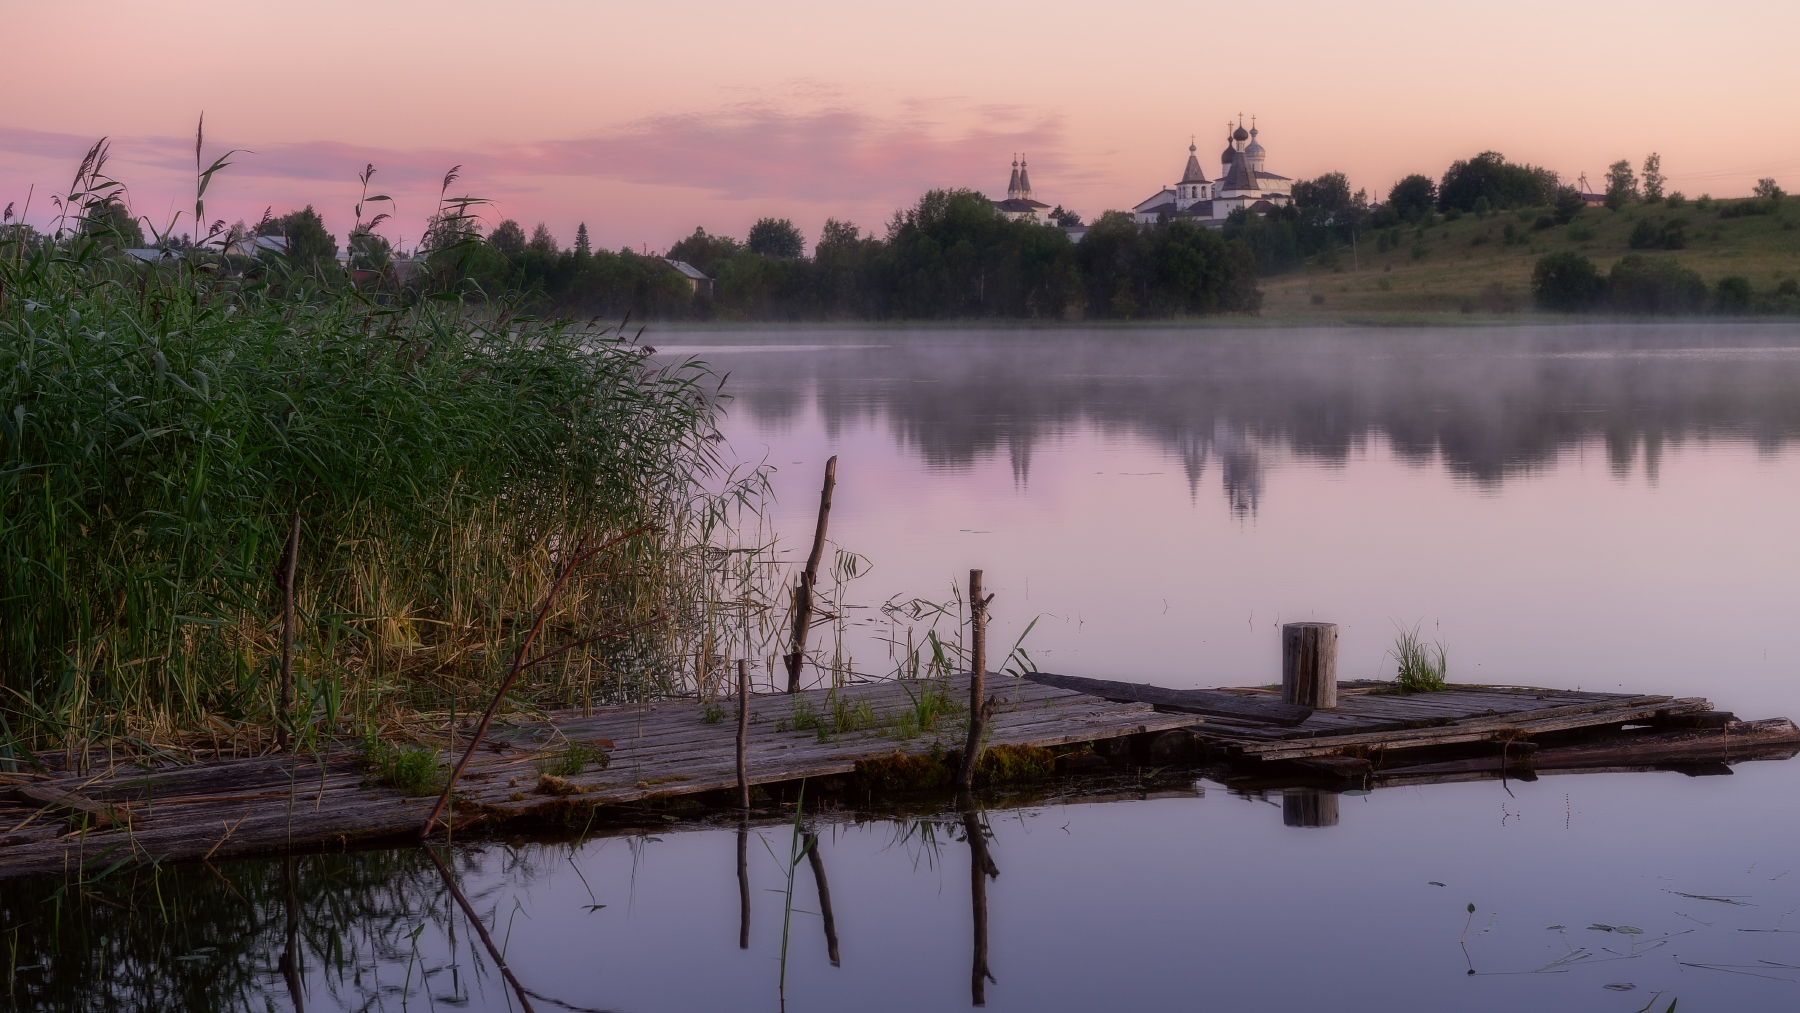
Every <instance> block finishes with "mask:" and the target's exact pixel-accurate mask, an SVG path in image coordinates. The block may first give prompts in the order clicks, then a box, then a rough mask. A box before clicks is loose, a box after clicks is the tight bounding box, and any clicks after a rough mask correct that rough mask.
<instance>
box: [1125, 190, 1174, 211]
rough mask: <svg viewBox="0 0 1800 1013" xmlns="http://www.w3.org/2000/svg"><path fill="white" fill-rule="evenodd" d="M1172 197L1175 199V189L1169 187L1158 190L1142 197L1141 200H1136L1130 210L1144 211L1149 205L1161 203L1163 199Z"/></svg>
mask: <svg viewBox="0 0 1800 1013" xmlns="http://www.w3.org/2000/svg"><path fill="white" fill-rule="evenodd" d="M1174 199H1175V191H1173V190H1169V189H1163V190H1158V191H1157V192H1155V193H1153V194H1151V195H1150V196H1148V197H1146V198H1144V199H1143V200H1141V201H1138V203H1137V204H1136V205H1135V206H1134V207H1133V208H1132V209H1131V210H1133V211H1145V210H1148V209H1149V208H1150V207H1151V205H1154V204H1161V203H1163V202H1165V201H1173V200H1174Z"/></svg>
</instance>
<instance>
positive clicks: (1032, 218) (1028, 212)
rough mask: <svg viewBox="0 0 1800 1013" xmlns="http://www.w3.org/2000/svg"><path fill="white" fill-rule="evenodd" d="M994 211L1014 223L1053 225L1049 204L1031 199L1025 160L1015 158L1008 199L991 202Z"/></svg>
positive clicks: (1029, 178) (1007, 187)
mask: <svg viewBox="0 0 1800 1013" xmlns="http://www.w3.org/2000/svg"><path fill="white" fill-rule="evenodd" d="M989 203H991V204H993V205H994V210H995V211H998V212H999V213H1000V214H1002V215H1004V216H1005V217H1007V218H1010V219H1012V220H1013V221H1015V222H1016V221H1028V222H1035V223H1037V224H1039V225H1049V224H1052V223H1051V221H1050V211H1051V207H1050V205H1048V204H1044V203H1041V202H1039V201H1034V200H1032V199H1031V176H1030V174H1029V173H1027V172H1026V171H1025V161H1024V159H1021V158H1018V157H1016V156H1015V157H1014V158H1013V164H1012V182H1010V183H1008V184H1007V185H1006V199H1005V200H997V201H990V202H989Z"/></svg>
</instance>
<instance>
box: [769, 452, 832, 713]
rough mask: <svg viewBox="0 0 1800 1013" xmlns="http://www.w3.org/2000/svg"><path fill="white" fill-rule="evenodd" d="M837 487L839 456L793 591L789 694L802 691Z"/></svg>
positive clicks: (829, 472)
mask: <svg viewBox="0 0 1800 1013" xmlns="http://www.w3.org/2000/svg"><path fill="white" fill-rule="evenodd" d="M836 485H837V455H835V454H834V455H832V458H831V460H829V461H826V462H825V488H824V489H823V490H822V491H821V492H820V493H819V526H818V527H817V528H815V529H814V530H813V543H812V554H811V555H809V556H807V557H806V569H805V570H802V571H801V572H800V583H799V585H798V586H796V587H795V588H794V636H793V650H792V651H789V652H788V654H787V657H785V658H784V659H782V660H784V661H786V662H787V670H788V692H789V693H797V692H799V691H800V668H801V666H802V665H804V664H805V663H806V634H807V629H808V628H809V627H810V626H812V616H813V587H814V586H815V585H817V584H818V582H819V557H820V556H823V555H824V554H825V527H826V524H827V522H829V521H830V520H831V490H832V488H833V487H835V486H836Z"/></svg>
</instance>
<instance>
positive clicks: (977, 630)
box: [956, 570, 994, 791]
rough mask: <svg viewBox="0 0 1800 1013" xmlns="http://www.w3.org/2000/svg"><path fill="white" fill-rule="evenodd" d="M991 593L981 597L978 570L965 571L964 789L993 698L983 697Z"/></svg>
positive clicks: (959, 781)
mask: <svg viewBox="0 0 1800 1013" xmlns="http://www.w3.org/2000/svg"><path fill="white" fill-rule="evenodd" d="M993 600H994V596H993V595H991V594H990V595H988V596H987V597H986V598H983V597H982V596H981V571H980V570H970V571H969V627H970V639H971V641H972V642H973V650H972V651H971V652H970V657H969V741H968V743H967V744H965V745H964V746H963V760H962V767H961V768H960V769H959V770H957V772H956V786H957V787H958V788H959V789H960V790H962V791H968V790H969V789H970V787H972V786H973V785H974V783H975V765H976V764H977V763H979V762H981V745H982V739H984V738H986V736H987V723H988V718H989V717H991V716H992V715H993V713H994V701H992V700H990V699H988V698H987V606H988V602H990V601H993Z"/></svg>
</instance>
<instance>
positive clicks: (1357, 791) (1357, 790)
mask: <svg viewBox="0 0 1800 1013" xmlns="http://www.w3.org/2000/svg"><path fill="white" fill-rule="evenodd" d="M1032 621H1033V622H1036V621H1037V620H1035V619H1034V620H1032ZM1368 793H1369V789H1367V788H1352V789H1350V790H1349V791H1340V792H1338V794H1340V795H1367V794H1368Z"/></svg>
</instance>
